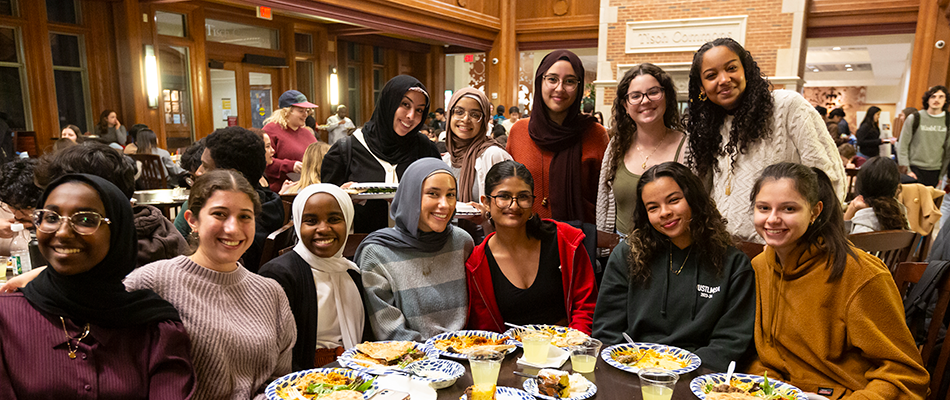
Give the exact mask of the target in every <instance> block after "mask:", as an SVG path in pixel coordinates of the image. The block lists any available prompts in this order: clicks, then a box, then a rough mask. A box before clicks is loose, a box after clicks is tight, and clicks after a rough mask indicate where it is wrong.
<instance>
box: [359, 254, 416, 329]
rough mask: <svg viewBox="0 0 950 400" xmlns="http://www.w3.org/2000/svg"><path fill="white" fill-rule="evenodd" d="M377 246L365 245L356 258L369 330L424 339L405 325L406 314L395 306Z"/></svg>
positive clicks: (388, 279)
mask: <svg viewBox="0 0 950 400" xmlns="http://www.w3.org/2000/svg"><path fill="white" fill-rule="evenodd" d="M377 247H378V246H376V245H369V246H366V248H365V249H363V251H362V252H361V253H360V259H359V260H357V261H356V263H357V265H359V266H360V271H361V275H362V277H363V288H364V289H366V299H365V300H364V301H363V303H364V305H365V307H366V311H367V313H369V322H370V324H371V325H372V326H373V334H374V335H376V338H377V339H379V340H414V341H417V342H418V341H425V340H426V339H427V338H426V337H424V336H423V335H422V333H420V332H417V331H414V330H412V329H410V328H409V325H408V323H407V322H406V316H405V315H403V313H402V310H400V309H399V308H398V307H396V296H395V294H394V293H393V287H392V284H391V283H390V276H389V271H387V270H386V265H385V263H384V262H383V261H382V260H380V259H379V257H378V254H377V252H378V251H379V250H378V249H377Z"/></svg>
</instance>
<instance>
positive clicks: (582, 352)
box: [570, 338, 603, 374]
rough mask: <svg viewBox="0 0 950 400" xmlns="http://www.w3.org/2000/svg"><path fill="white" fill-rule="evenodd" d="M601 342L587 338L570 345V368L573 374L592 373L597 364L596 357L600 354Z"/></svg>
mask: <svg viewBox="0 0 950 400" xmlns="http://www.w3.org/2000/svg"><path fill="white" fill-rule="evenodd" d="M601 346H603V343H601V341H599V340H597V339H594V338H589V339H587V340H584V341H583V342H580V343H576V344H573V345H571V347H570V351H571V368H572V369H574V372H580V373H584V374H586V373H591V372H594V365H596V364H597V355H599V354H600V347H601Z"/></svg>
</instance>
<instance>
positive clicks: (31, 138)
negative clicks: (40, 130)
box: [13, 131, 40, 158]
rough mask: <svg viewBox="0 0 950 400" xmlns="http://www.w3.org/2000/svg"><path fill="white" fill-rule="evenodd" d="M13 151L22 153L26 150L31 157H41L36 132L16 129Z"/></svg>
mask: <svg viewBox="0 0 950 400" xmlns="http://www.w3.org/2000/svg"><path fill="white" fill-rule="evenodd" d="M13 151H15V152H17V153H22V152H24V151H25V152H27V153H29V154H30V157H33V158H35V157H39V156H40V154H39V148H38V147H37V145H36V132H33V131H14V132H13Z"/></svg>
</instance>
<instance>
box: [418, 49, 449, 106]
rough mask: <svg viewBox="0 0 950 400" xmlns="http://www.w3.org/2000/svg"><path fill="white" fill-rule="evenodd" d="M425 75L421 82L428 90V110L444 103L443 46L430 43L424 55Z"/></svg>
mask: <svg viewBox="0 0 950 400" xmlns="http://www.w3.org/2000/svg"><path fill="white" fill-rule="evenodd" d="M426 68H427V69H428V71H426V77H425V79H423V80H422V83H423V84H424V85H426V89H428V90H429V102H430V105H429V112H432V111H435V109H437V108H439V107H442V105H443V104H445V100H446V98H445V48H443V47H442V46H439V45H432V46H431V47H430V50H429V54H427V55H426Z"/></svg>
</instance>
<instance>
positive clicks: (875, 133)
mask: <svg viewBox="0 0 950 400" xmlns="http://www.w3.org/2000/svg"><path fill="white" fill-rule="evenodd" d="M854 137H855V139H856V141H857V143H858V150H860V151H861V154H864V155H866V156H868V158H871V157H877V156H878V155H879V154H881V147H880V146H881V131H880V130H878V128H877V125H876V124H861V126H859V127H858V132H857V133H855V134H854Z"/></svg>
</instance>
